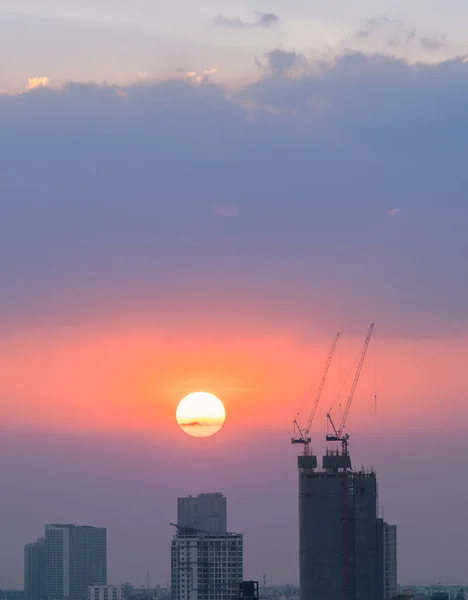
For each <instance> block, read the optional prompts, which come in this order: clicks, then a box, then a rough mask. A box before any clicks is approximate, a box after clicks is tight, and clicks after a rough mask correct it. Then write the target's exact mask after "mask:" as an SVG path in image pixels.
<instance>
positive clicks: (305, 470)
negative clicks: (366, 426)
mask: <svg viewBox="0 0 468 600" xmlns="http://www.w3.org/2000/svg"><path fill="white" fill-rule="evenodd" d="M298 467H299V546H300V547H299V573H300V597H301V600H343V599H345V600H346V599H347V600H382V587H383V586H382V583H383V580H382V573H383V564H382V561H383V547H382V545H381V543H380V540H379V531H378V519H377V479H376V475H375V473H374V472H372V471H371V472H364V471H362V472H354V471H352V470H351V462H350V459H349V455H342V454H338V453H329V454H327V455H326V456H324V457H323V463H322V469H320V470H317V469H316V467H317V459H316V457H315V456H312V455H308V456H307V455H304V456H300V457H299V458H298Z"/></svg>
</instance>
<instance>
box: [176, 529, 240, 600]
mask: <svg viewBox="0 0 468 600" xmlns="http://www.w3.org/2000/svg"><path fill="white" fill-rule="evenodd" d="M171 578H172V600H232V599H233V598H237V595H238V590H239V584H240V583H241V582H242V580H243V536H242V534H239V533H207V532H200V531H196V530H192V531H190V530H189V529H187V528H183V529H182V528H180V529H179V528H178V530H177V533H176V535H175V536H174V537H173V539H172V554H171Z"/></svg>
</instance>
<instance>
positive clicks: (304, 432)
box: [291, 333, 341, 454]
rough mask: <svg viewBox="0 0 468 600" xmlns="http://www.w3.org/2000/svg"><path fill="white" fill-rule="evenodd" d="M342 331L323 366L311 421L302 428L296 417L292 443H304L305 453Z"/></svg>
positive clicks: (336, 337)
mask: <svg viewBox="0 0 468 600" xmlns="http://www.w3.org/2000/svg"><path fill="white" fill-rule="evenodd" d="M340 336H341V333H337V334H336V335H335V337H334V338H333V342H332V345H331V348H330V351H329V352H328V356H327V358H326V360H325V365H324V367H323V372H322V377H321V379H320V383H319V387H318V389H317V393H316V395H315V399H314V404H313V406H312V410H311V411H310V416H309V421H308V422H307V426H306V427H305V428H304V429H302V428H301V427H300V426H299V424H298V422H297V418H296V419H294V430H295V431H297V435H295V437H293V438H292V439H291V444H304V454H308V451H309V444H310V442H311V439H310V437H309V431H310V428H311V426H312V423H313V421H314V417H315V413H316V411H317V406H318V403H319V401H320V397H321V396H322V392H323V388H324V386H325V382H326V380H327V375H328V370H329V368H330V364H331V361H332V358H333V355H334V354H335V350H336V345H337V344H338V340H339V339H340Z"/></svg>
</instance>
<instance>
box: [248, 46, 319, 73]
mask: <svg viewBox="0 0 468 600" xmlns="http://www.w3.org/2000/svg"><path fill="white" fill-rule="evenodd" d="M264 58H265V62H261V61H259V60H257V61H256V64H257V66H258V67H259V68H260V70H261V71H262V72H263V73H264V74H267V75H273V76H277V75H292V74H304V73H305V72H306V71H307V69H308V67H309V63H308V61H307V59H306V57H305V56H304V55H303V54H300V53H297V52H294V51H288V50H281V49H279V48H276V49H275V50H271V51H270V52H268V53H267V54H266V55H265V57H264Z"/></svg>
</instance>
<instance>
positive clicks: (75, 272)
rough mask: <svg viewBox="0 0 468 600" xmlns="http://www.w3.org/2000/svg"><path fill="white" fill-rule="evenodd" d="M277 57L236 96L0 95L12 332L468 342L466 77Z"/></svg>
mask: <svg viewBox="0 0 468 600" xmlns="http://www.w3.org/2000/svg"><path fill="white" fill-rule="evenodd" d="M263 60H264V66H265V69H266V71H265V72H262V73H261V75H260V77H259V79H258V81H257V82H255V83H254V84H251V85H248V86H246V87H245V88H244V89H242V90H241V91H239V92H238V93H236V94H234V95H232V94H231V95H228V94H227V92H226V90H225V89H224V88H223V87H221V86H220V85H216V84H215V83H213V82H212V81H209V80H208V81H205V82H204V84H203V85H196V83H197V82H196V78H197V77H199V76H200V75H201V74H202V71H201V72H200V71H197V72H195V74H194V77H195V81H193V80H183V79H179V80H174V81H162V82H160V83H158V84H156V83H145V82H139V83H138V84H135V85H131V86H123V87H119V86H106V85H81V84H69V85H67V86H64V87H63V88H62V89H60V90H58V89H57V90H56V89H54V88H51V87H49V88H48V89H47V90H46V91H44V93H41V94H35V93H23V94H20V95H17V96H0V128H1V130H2V139H1V141H0V152H1V153H2V167H3V169H2V173H3V175H2V178H1V181H0V203H1V208H2V219H3V223H4V230H3V234H2V236H1V237H0V269H1V272H2V277H3V283H4V285H3V290H4V291H3V293H2V295H1V298H0V323H1V324H2V327H4V328H5V327H7V328H9V329H11V328H13V327H20V326H31V325H30V323H31V321H32V322H33V323H36V321H37V322H39V323H43V322H45V323H46V324H49V323H53V322H57V321H58V322H65V323H66V322H68V321H69V320H70V319H81V318H83V315H87V316H90V318H91V317H92V318H95V319H98V320H99V319H109V318H118V319H128V318H132V319H133V318H137V317H136V315H137V316H138V319H140V318H141V319H143V318H148V319H153V320H155V321H156V322H164V323H165V324H166V325H167V324H170V323H178V324H180V323H181V322H184V323H185V322H190V321H192V320H195V321H196V322H197V323H198V322H205V321H210V320H211V321H213V320H215V321H216V320H219V321H227V322H229V323H233V324H235V323H237V321H242V323H243V324H244V325H245V326H247V327H253V328H258V327H265V328H268V327H270V326H274V327H281V328H285V329H287V330H289V331H294V332H295V335H298V336H301V337H307V336H309V335H312V333H311V332H312V329H311V328H310V321H311V314H313V315H314V323H316V325H314V327H316V329H314V332H315V333H317V331H327V332H328V331H329V330H331V331H334V330H335V328H336V327H337V326H338V325H339V323H342V324H343V323H345V324H346V329H347V330H352V329H353V328H354V327H356V328H357V329H358V330H359V331H360V330H361V329H362V323H367V322H368V319H369V315H372V318H375V319H376V320H377V321H378V322H379V328H380V331H381V332H382V333H381V334H382V335H397V334H399V333H400V334H403V335H422V334H431V335H440V334H441V333H442V332H443V334H444V335H446V334H447V332H457V331H467V330H468V318H467V315H466V309H465V307H466V303H467V301H468V283H467V281H466V278H464V277H461V276H460V273H463V272H464V271H465V268H466V265H465V263H466V248H467V244H468V239H467V235H466V231H467V226H468V209H467V206H466V177H465V172H466V169H465V161H466V158H465V157H466V153H467V150H468V148H467V142H466V140H467V139H468V124H467V121H466V118H465V115H466V105H467V102H468V88H467V86H466V80H467V76H468V63H465V62H464V59H463V58H455V59H452V60H449V61H445V62H443V63H440V64H437V65H427V64H426V65H425V64H411V65H410V64H407V63H406V62H404V61H402V60H397V59H395V58H392V57H389V56H380V55H366V54H362V53H347V54H344V55H343V56H340V57H338V58H337V59H336V60H334V61H333V62H329V63H327V62H324V61H320V62H312V61H308V60H307V59H306V58H305V57H303V56H302V55H299V54H297V53H294V52H286V51H284V50H273V51H272V52H271V53H269V54H268V55H267V57H265V58H264V59H263ZM207 70H208V71H209V69H207ZM197 73H200V74H197ZM291 74H293V75H291ZM395 198H398V206H404V207H405V214H407V217H406V218H405V221H404V223H402V227H399V228H398V229H397V230H395V229H394V228H391V229H389V228H388V221H387V220H386V219H383V220H382V215H385V214H386V213H387V212H388V210H392V209H391V208H390V209H389V207H394V206H395ZM442 202H443V205H444V210H443V211H441V210H440V206H441V203H442ZM238 206H241V207H242V215H243V218H242V219H240V218H239V219H236V220H235V227H232V228H229V231H227V230H226V228H225V226H224V223H223V219H221V218H213V209H214V207H217V208H215V212H217V214H219V216H226V217H227V216H228V214H232V216H234V213H235V210H231V208H230V207H238ZM220 213H222V214H220ZM447 290H450V293H447ZM265 298H267V299H268V301H267V302H266V301H265ZM395 315H398V316H397V317H396V316H395ZM167 326H169V325H167ZM315 333H314V335H315Z"/></svg>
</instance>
